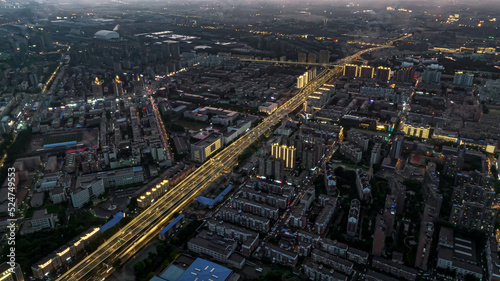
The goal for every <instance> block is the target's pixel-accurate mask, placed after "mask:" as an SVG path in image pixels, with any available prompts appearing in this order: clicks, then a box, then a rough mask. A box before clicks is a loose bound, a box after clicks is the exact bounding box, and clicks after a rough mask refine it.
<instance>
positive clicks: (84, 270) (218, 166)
mask: <svg viewBox="0 0 500 281" xmlns="http://www.w3.org/2000/svg"><path fill="white" fill-rule="evenodd" d="M408 36H411V35H407V36H405V37H402V38H400V39H397V40H401V39H404V38H406V37H408ZM393 42H394V41H389V42H388V43H387V45H384V46H379V47H374V48H369V49H365V50H362V51H359V52H358V53H356V54H354V55H352V56H349V57H346V58H344V59H342V60H340V63H339V65H336V66H334V67H332V68H328V69H326V70H324V71H323V72H321V73H320V74H319V75H318V76H317V77H316V78H314V79H313V80H312V81H310V82H309V83H308V84H307V85H306V86H305V87H304V88H303V89H302V90H301V91H300V92H299V93H297V94H296V95H295V96H294V97H292V98H291V99H289V100H288V101H287V102H286V103H284V104H283V105H282V106H280V107H279V108H278V109H277V110H276V111H274V112H273V113H272V114H271V115H269V116H268V117H266V118H265V119H264V120H263V121H262V122H261V123H260V124H258V125H257V126H256V127H255V128H253V129H251V130H250V131H249V132H248V133H246V134H245V135H243V136H242V137H241V138H239V139H238V140H236V141H235V142H233V143H232V144H231V145H229V146H228V147H226V148H225V149H223V150H222V151H220V152H219V153H218V154H217V155H215V156H214V157H212V158H211V159H210V160H208V161H206V162H205V163H204V164H203V165H201V166H200V167H199V168H198V169H196V170H195V171H194V172H193V173H191V174H190V175H189V176H188V177H187V178H186V179H184V180H183V181H182V182H181V183H179V184H178V185H176V186H175V187H173V188H172V189H171V190H169V191H168V192H167V193H166V194H165V195H164V196H162V197H161V198H159V199H158V200H157V201H156V202H155V203H154V204H152V205H151V206H150V207H148V208H147V209H146V210H144V211H143V212H142V213H141V214H139V215H138V216H137V217H136V218H134V219H133V220H132V221H131V222H129V223H128V224H127V225H126V226H125V227H123V228H122V229H121V230H119V231H118V232H117V233H116V234H115V235H113V237H111V238H110V239H108V240H107V241H106V242H104V243H103V244H102V245H101V246H100V247H99V248H98V249H97V250H95V251H94V252H93V253H90V254H89V255H88V256H86V257H85V258H84V259H83V260H82V261H81V262H79V263H78V264H77V265H75V266H73V267H72V268H70V269H69V270H68V271H67V272H66V273H64V274H63V275H62V276H60V277H59V278H58V279H57V280H58V281H59V280H71V281H73V280H75V281H76V280H105V279H106V277H108V276H109V275H111V273H112V272H113V271H114V270H115V269H114V267H113V265H116V264H121V263H123V262H125V261H126V260H128V259H129V258H131V257H132V256H133V255H135V254H136V253H137V252H138V251H139V250H140V249H142V248H143V247H144V246H145V245H146V244H147V243H148V242H149V241H151V239H153V238H154V237H156V236H157V235H158V232H159V231H160V230H161V229H162V227H163V226H165V225H166V224H167V222H169V220H171V219H172V217H173V214H174V213H176V212H180V211H181V210H182V209H183V208H184V207H186V206H187V205H189V204H190V203H191V202H192V201H193V200H194V199H195V198H196V196H197V195H198V194H200V193H201V191H203V189H204V188H205V187H206V186H207V185H208V184H210V183H211V182H213V181H214V180H215V179H216V177H217V176H218V175H219V174H220V173H221V172H222V171H223V170H224V169H226V168H228V167H231V166H233V165H235V163H236V160H237V157H238V156H239V155H240V154H241V153H242V152H243V150H245V148H247V147H248V146H249V145H250V144H252V143H253V142H255V141H256V140H257V138H258V137H260V136H261V135H262V134H263V133H264V132H265V131H267V130H268V129H270V128H271V127H272V126H274V125H275V124H276V123H278V122H279V121H280V120H282V119H283V118H284V117H286V116H287V115H288V114H289V113H291V112H292V111H294V110H295V109H297V108H298V107H299V106H301V105H302V104H303V103H304V102H305V101H306V99H307V98H308V97H309V95H311V94H312V93H314V92H315V91H316V90H317V89H318V88H320V87H321V86H323V85H324V84H325V83H326V82H328V81H329V80H331V79H336V78H338V77H339V76H340V74H341V71H342V65H344V64H347V63H350V62H351V61H352V59H353V58H355V57H358V56H360V55H361V54H363V53H365V52H371V51H375V50H378V49H382V48H389V47H391V46H392V43H393Z"/></svg>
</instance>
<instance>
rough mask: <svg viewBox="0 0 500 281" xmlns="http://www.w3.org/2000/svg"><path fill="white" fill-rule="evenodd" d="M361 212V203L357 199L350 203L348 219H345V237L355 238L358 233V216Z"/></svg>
mask: <svg viewBox="0 0 500 281" xmlns="http://www.w3.org/2000/svg"><path fill="white" fill-rule="evenodd" d="M360 211H361V202H360V201H359V200H358V199H353V200H352V201H351V207H350V209H349V217H348V218H347V235H349V236H353V237H354V236H356V234H357V232H358V223H359V214H360Z"/></svg>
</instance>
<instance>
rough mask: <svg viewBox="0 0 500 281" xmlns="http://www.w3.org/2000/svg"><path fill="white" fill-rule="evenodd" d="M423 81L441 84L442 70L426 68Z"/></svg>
mask: <svg viewBox="0 0 500 281" xmlns="http://www.w3.org/2000/svg"><path fill="white" fill-rule="evenodd" d="M422 81H423V82H424V83H425V84H439V83H441V71H439V70H433V69H426V70H424V74H423V77H422Z"/></svg>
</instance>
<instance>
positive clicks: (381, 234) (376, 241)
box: [372, 214, 386, 256]
mask: <svg viewBox="0 0 500 281" xmlns="http://www.w3.org/2000/svg"><path fill="white" fill-rule="evenodd" d="M385 233H386V225H385V218H384V216H383V215H382V214H378V215H377V219H376V222H375V233H374V234H373V247H372V255H374V256H380V255H382V251H383V250H384V246H385Z"/></svg>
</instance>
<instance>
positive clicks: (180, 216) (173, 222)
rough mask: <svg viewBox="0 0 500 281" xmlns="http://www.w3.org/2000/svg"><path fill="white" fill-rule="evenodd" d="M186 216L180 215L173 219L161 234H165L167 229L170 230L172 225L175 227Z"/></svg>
mask: <svg viewBox="0 0 500 281" xmlns="http://www.w3.org/2000/svg"><path fill="white" fill-rule="evenodd" d="M183 217H184V215H178V216H177V217H176V218H175V219H174V220H173V221H171V222H170V223H169V224H168V225H167V226H165V228H164V229H162V230H161V231H160V235H163V234H165V233H166V232H167V231H169V230H170V229H171V228H172V227H174V225H176V224H177V223H178V222H179V221H180V220H181V219H182V218H183Z"/></svg>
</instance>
